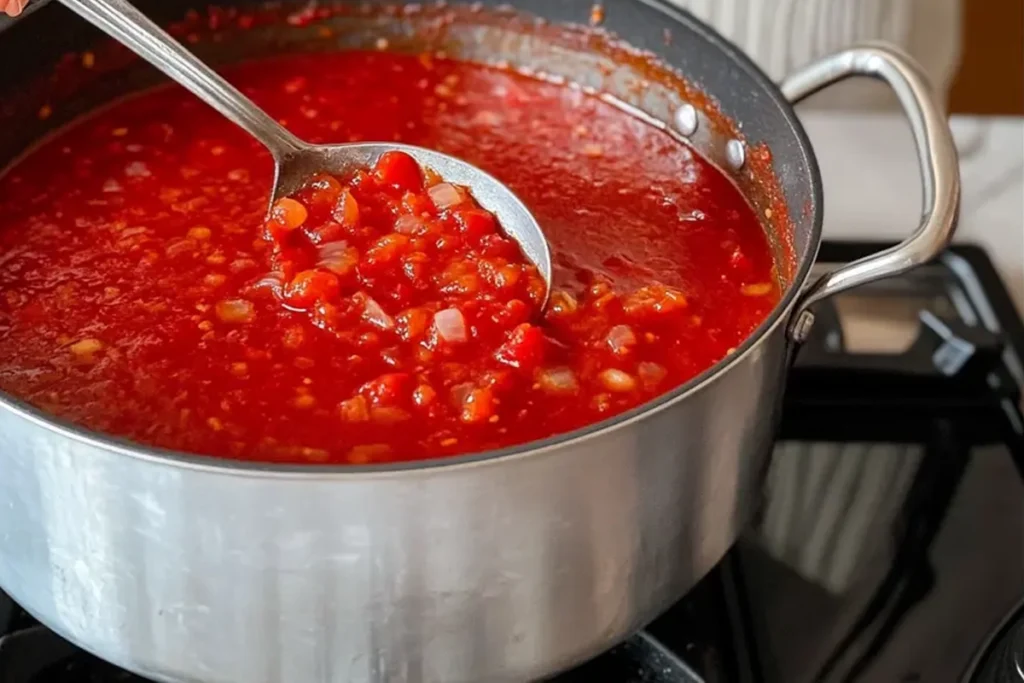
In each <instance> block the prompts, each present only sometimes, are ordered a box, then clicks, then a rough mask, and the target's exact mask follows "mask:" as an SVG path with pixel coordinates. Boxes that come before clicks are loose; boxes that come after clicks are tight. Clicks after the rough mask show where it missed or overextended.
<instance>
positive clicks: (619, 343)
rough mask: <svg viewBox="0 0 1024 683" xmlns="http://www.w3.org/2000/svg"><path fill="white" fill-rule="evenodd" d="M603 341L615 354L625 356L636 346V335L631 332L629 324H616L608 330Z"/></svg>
mask: <svg viewBox="0 0 1024 683" xmlns="http://www.w3.org/2000/svg"><path fill="white" fill-rule="evenodd" d="M605 343H607V344H608V348H609V349H611V350H612V353H614V354H615V355H616V356H625V355H626V354H628V353H629V352H630V350H631V349H632V348H633V347H634V346H636V335H635V334H633V328H631V327H630V326H629V325H616V326H615V327H613V328H612V329H610V330H608V337H607V338H606V339H605Z"/></svg>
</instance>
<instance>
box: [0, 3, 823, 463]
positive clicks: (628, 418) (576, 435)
mask: <svg viewBox="0 0 1024 683" xmlns="http://www.w3.org/2000/svg"><path fill="white" fill-rule="evenodd" d="M638 1H639V2H640V3H642V4H644V5H646V6H648V7H650V8H652V9H654V10H655V11H657V12H660V13H662V14H664V15H666V17H667V18H668V19H670V20H672V21H674V22H676V23H677V24H682V25H685V26H686V27H687V28H688V29H690V30H692V31H693V32H695V33H697V34H698V35H699V36H700V37H701V38H703V39H704V40H705V41H707V42H708V43H710V44H711V45H712V46H713V47H715V48H716V49H718V50H720V51H722V52H723V53H725V55H726V56H727V57H728V58H729V59H731V60H732V61H733V63H734V64H735V65H736V66H737V67H738V68H739V69H740V70H741V71H743V72H744V73H745V74H746V75H747V76H749V77H750V78H751V79H753V81H754V82H755V83H757V84H758V85H759V86H761V87H762V88H764V89H765V90H766V91H767V93H768V94H769V95H770V96H771V97H772V99H774V100H775V101H777V102H779V103H781V104H782V110H783V116H784V117H785V120H786V123H787V124H788V125H789V127H790V129H791V130H792V132H793V133H794V135H795V136H796V138H797V143H798V145H799V148H800V149H801V151H803V152H804V155H805V158H806V160H807V164H808V170H809V173H810V182H811V194H812V202H811V207H810V208H811V221H812V223H811V230H810V234H809V235H808V242H807V248H806V249H805V253H804V255H803V258H802V259H800V262H799V263H798V264H797V269H796V273H795V274H794V276H793V279H792V282H791V284H790V286H789V287H788V288H787V290H786V291H785V292H784V294H783V296H782V298H781V299H780V300H779V302H778V303H777V304H776V305H775V308H774V309H772V312H771V313H770V314H769V315H768V316H767V317H766V318H765V319H764V320H763V321H762V322H761V324H760V325H758V326H757V328H756V329H755V330H754V331H753V332H752V333H751V334H750V335H749V336H748V337H747V338H746V339H745V340H744V341H743V343H742V344H740V345H739V346H738V347H737V348H736V350H735V351H734V352H732V353H730V354H729V355H727V356H726V357H725V358H723V359H721V360H719V361H718V362H717V363H715V364H714V365H712V366H710V367H708V368H706V369H705V370H704V371H702V372H701V373H699V374H698V375H696V376H695V377H692V378H691V379H689V380H688V381H686V382H684V383H683V384H681V385H679V386H678V387H676V388H674V389H672V390H671V391H668V392H666V393H664V394H661V395H660V396H657V397H655V398H653V399H651V400H650V401H647V402H646V403H642V404H641V405H639V406H636V407H635V408H632V409H630V410H628V411H626V412H624V413H620V414H618V415H615V416H614V417H610V418H608V419H606V420H601V421H600V422H595V423H593V424H590V425H587V426H585V427H580V428H578V429H574V430H572V431H570V432H565V433H562V434H555V435H553V436H549V437H547V438H544V439H538V440H535V441H528V442H526V443H522V444H517V445H515V446H507V447H505V448H499V449H494V450H489V451H483V452H480V453H469V454H465V455H457V456H450V457H442V458H432V459H428V460H406V461H399V462H393V463H383V464H370V465H336V464H327V465H324V464H316V463H309V464H301V465H300V464H282V463H274V462H261V461H248V460H232V459H228V458H218V457H214V456H209V455H198V454H193V453H186V452H183V451H175V450H171V449H166V448H159V447H155V446H145V445H142V444H139V443H136V442H134V441H131V440H129V439H126V438H122V437H117V436H112V435H107V434H103V433H101V432H96V431H93V430H90V429H86V428H85V427H82V426H79V425H76V424H74V423H72V422H70V421H68V420H65V419H63V418H59V417H56V416H53V415H49V414H47V413H46V412H45V411H43V410H40V409H38V408H36V407H34V406H32V405H30V404H28V403H26V402H25V401H22V400H21V399H18V398H16V397H14V396H11V395H10V394H8V393H6V392H2V391H0V410H4V411H8V412H10V413H13V414H15V415H17V416H19V417H21V418H24V419H26V420H28V421H29V422H32V423H34V424H35V425H37V426H39V427H42V428H44V429H46V430H48V431H50V432H52V433H54V434H57V435H59V436H62V437H67V438H70V439H73V440H75V441H78V442H82V443H85V444H87V445H90V446H93V447H95V448H98V449H102V450H105V451H107V452H110V453H114V454H117V455H123V456H128V457H132V458H137V459H139V460H145V461H149V462H152V463H154V464H165V465H171V466H174V467H180V468H183V469H189V470H197V471H204V472H206V473H209V474H219V475H227V476H245V477H270V478H288V479H293V478H294V479H303V480H310V479H331V480H339V479H354V478H359V479H365V478H367V475H378V476H388V477H390V476H405V475H410V474H413V475H414V474H417V473H420V472H424V471H426V472H431V473H440V472H442V471H452V470H461V469H465V468H469V467H477V466H484V465H493V464H497V463H502V462H507V461H509V460H512V459H519V458H525V457H535V456H540V455H542V454H551V453H553V452H555V451H556V450H558V449H560V448H562V447H565V446H579V445H581V444H583V443H585V442H587V441H590V440H592V439H597V438H600V437H601V436H603V435H605V434H607V433H609V432H612V431H615V430H618V429H620V428H623V427H626V426H628V425H631V424H633V423H635V422H639V421H640V420H642V419H645V418H647V417H648V416H650V415H654V414H656V413H659V412H661V411H663V410H667V409H668V408H671V407H673V406H675V405H676V404H677V403H681V402H682V401H684V400H685V399H686V398H688V397H690V396H691V395H693V394H696V393H698V392H699V391H702V390H703V389H705V388H706V387H708V386H710V385H711V384H713V383H714V382H715V381H717V380H718V379H719V378H720V377H721V376H723V375H724V374H725V373H726V372H727V371H728V370H729V369H731V368H732V367H734V366H735V365H737V364H739V363H740V362H741V361H742V360H743V359H744V358H745V357H746V356H747V355H749V354H750V353H751V352H752V351H753V350H754V349H755V348H756V347H757V346H758V345H759V344H760V343H761V342H762V341H763V340H764V339H765V338H766V337H767V336H768V335H769V334H771V333H772V332H773V331H774V330H775V329H776V328H777V327H778V326H779V325H780V324H782V322H783V321H784V320H786V319H787V318H788V316H789V314H790V312H791V311H792V309H793V306H794V304H795V302H796V299H797V297H798V296H799V294H800V292H801V290H802V289H803V286H804V285H805V284H806V282H807V280H808V277H809V276H810V272H811V268H812V266H813V265H814V261H815V259H816V258H817V253H818V248H819V246H820V244H821V232H822V222H823V214H822V181H821V171H820V169H819V167H818V160H817V157H816V156H815V154H814V148H813V147H812V146H811V142H810V139H809V138H808V136H807V132H806V131H805V130H804V127H803V125H802V124H801V123H800V120H799V119H798V118H797V116H796V112H795V111H794V109H793V107H792V105H791V104H790V103H789V102H788V100H787V99H786V97H785V96H784V95H783V93H782V91H781V90H780V88H779V86H778V85H777V84H776V83H775V82H774V81H772V80H771V78H769V77H768V75H767V74H765V73H764V71H763V70H761V68H760V67H758V66H757V65H756V64H754V62H753V61H752V60H751V59H750V58H749V57H748V56H747V55H746V54H745V53H744V52H743V51H741V50H740V49H739V48H737V47H736V46H734V45H733V44H732V43H730V42H729V41H728V40H727V39H726V38H725V37H723V36H722V35H720V34H719V33H718V32H716V31H715V30H714V29H712V28H711V27H709V26H708V25H707V24H705V23H704V22H702V21H700V20H699V19H697V18H696V17H694V16H693V15H692V14H690V13H689V12H687V11H685V10H682V9H679V8H677V7H675V6H673V5H670V4H669V3H668V2H667V0H638ZM708 94H709V95H712V96H713V95H714V93H708ZM798 258H799V256H798Z"/></svg>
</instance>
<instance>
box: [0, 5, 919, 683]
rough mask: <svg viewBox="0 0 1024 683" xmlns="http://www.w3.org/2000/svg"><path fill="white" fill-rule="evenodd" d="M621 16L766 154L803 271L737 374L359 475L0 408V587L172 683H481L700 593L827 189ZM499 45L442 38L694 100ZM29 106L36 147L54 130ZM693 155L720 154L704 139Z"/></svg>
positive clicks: (746, 96) (718, 140) (621, 73)
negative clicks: (502, 442) (612, 414)
mask: <svg viewBox="0 0 1024 683" xmlns="http://www.w3.org/2000/svg"><path fill="white" fill-rule="evenodd" d="M83 1H84V0H83ZM485 4H498V3H497V2H494V3H485ZM90 5H92V6H96V5H97V3H96V2H90ZM517 6H519V7H521V8H522V9H525V10H528V11H535V12H537V13H539V14H541V15H543V16H544V17H545V18H547V19H548V20H549V21H551V22H568V21H578V22H581V23H584V24H585V23H586V21H587V19H588V17H589V16H590V12H591V10H592V3H591V1H590V0H563V1H561V2H559V3H551V2H549V1H548V0H521V1H520V2H518V3H517ZM619 8H620V9H628V11H609V13H608V17H607V19H606V24H605V28H607V29H608V30H611V31H615V32H617V33H619V34H621V35H622V37H623V38H624V39H626V40H631V41H633V42H635V43H636V44H643V45H648V46H659V47H657V48H656V49H658V50H663V51H664V53H663V54H662V55H661V56H663V57H664V58H665V59H667V60H669V61H670V63H671V65H672V66H673V67H678V68H679V69H680V70H681V71H683V72H684V73H687V74H688V75H692V76H693V78H694V79H695V82H698V83H702V84H704V86H705V87H706V88H707V90H708V94H709V95H710V96H711V98H712V99H713V100H715V101H716V102H717V103H719V104H720V105H721V107H722V111H724V112H725V114H727V115H728V116H731V117H733V118H734V119H735V120H736V121H737V122H738V123H739V124H741V125H742V126H743V128H742V129H743V131H744V135H745V136H750V137H749V138H748V139H747V140H746V142H747V143H749V144H760V143H763V144H767V145H769V147H770V149H771V150H772V156H773V159H774V161H773V163H774V164H775V166H774V167H775V169H776V172H777V174H778V176H779V184H780V186H781V187H782V190H783V192H784V193H785V199H786V202H787V205H788V206H789V211H790V214H791V215H792V220H793V235H792V237H793V242H794V245H795V248H796V258H797V263H796V268H795V275H794V277H793V281H792V282H789V283H787V290H786V292H785V293H784V296H783V300H782V301H781V302H780V304H779V305H778V307H777V308H776V310H775V311H773V312H772V313H771V315H770V316H769V318H768V319H767V320H766V321H765V322H764V323H763V324H762V325H761V326H760V327H759V328H758V330H757V331H756V332H755V333H754V334H753V335H752V336H751V338H750V339H748V340H747V341H746V342H744V343H743V344H742V345H740V347H739V348H738V349H737V350H736V352H735V353H734V354H732V355H731V356H729V357H728V358H727V359H725V360H723V361H722V362H720V363H719V364H717V365H716V366H715V367H714V368H711V369H709V370H708V371H706V372H705V373H703V374H701V375H700V376H698V377H697V378H695V379H694V380H692V381H690V382H688V383H687V384H685V385H684V386H682V387H680V388H678V389H676V390H674V391H672V392H669V393H668V394H666V395H665V396H663V397H660V398H659V399H656V400H655V401H652V402H651V403H649V404H647V405H645V406H642V407H640V408H638V409H635V410H633V411H630V412H628V413H626V414H624V415H621V416H617V417H616V418H613V419H611V420H608V421H606V422H604V423H601V424H598V425H594V426H591V427H589V428H587V429H584V430H578V431H576V432H573V433H571V434H567V435H561V436H558V437H555V438H552V439H548V440H545V441H543V442H539V443H533V444H528V445H526V446H522V447H518V448H513V449H506V450H504V451H499V452H494V453H485V454H479V455H472V456H465V457H462V458H455V459H450V460H445V461H433V462H424V463H399V464H395V465H378V466H366V467H351V468H329V467H305V468H301V467H282V466H272V465H266V466H257V465H253V464H251V463H238V462H229V461H222V460H213V459H205V458H200V457H194V456H188V455H185V454H181V453H169V452H163V451H158V450H154V449H150V448H145V447H141V446H138V445H135V444H129V443H125V442H122V441H118V440H116V439H112V438H110V437H106V436H103V435H98V434H95V433H90V432H87V431H85V430H83V429H80V428H78V427H75V426H72V425H69V424H66V423H63V422H61V421H59V420H56V419H54V418H53V417H51V416H48V415H45V414H43V413H41V412H39V411H37V410H35V409H33V408H31V407H29V406H26V405H25V404H23V403H20V402H19V401H17V400H15V399H13V398H11V397H7V396H3V395H0V473H2V476H0V585H2V586H3V587H4V589H5V590H6V591H7V592H8V593H9V594H10V595H11V596H12V597H13V598H14V599H15V600H17V601H18V602H19V603H20V604H21V605H22V606H24V607H25V608H26V609H28V610H29V611H30V612H32V613H33V614H34V615H35V616H37V617H38V618H39V619H40V620H41V621H42V622H43V623H44V624H46V625H47V626H49V627H50V628H53V629H54V630H56V631H57V632H59V633H61V634H62V635H64V636H65V637H67V638H68V639H70V640H72V641H74V642H76V643H78V644H79V645H81V646H83V647H85V648H86V649H88V650H91V651H92V652H94V653H96V654H97V655H99V656H101V657H103V658H104V659H107V660H109V661H112V662H114V663H116V664H118V665H120V666H122V667H124V668H126V669H129V670H132V671H135V672H137V673H140V674H142V675H145V676H147V677H149V678H152V679H154V680H158V681H173V682H190V683H192V682H199V683H279V682H281V681H287V682H289V683H290V682H292V681H295V682H299V683H328V682H330V683H333V682H342V681H344V682H351V683H392V682H402V681H409V682H415V683H432V682H444V683H460V682H467V683H469V682H472V683H477V682H480V681H484V682H486V683H492V682H500V681H517V682H518V681H523V680H529V679H534V678H540V677H544V676H548V675H550V674H552V673H554V672H556V671H558V670H560V669H563V668H566V667H569V666H571V665H573V664H575V663H577V662H579V661H581V660H583V659H586V658H588V657H591V656H593V655H595V654H597V653H598V652H600V651H603V650H604V649H607V648H608V647H610V646H611V645H613V644H615V643H617V642H620V641H621V640H622V639H623V638H625V637H626V636H627V635H628V634H630V633H631V632H633V631H635V630H636V629H638V628H639V627H640V626H642V625H644V624H645V623H647V622H648V621H649V620H650V619H652V618H653V617H654V616H655V615H656V614H657V613H659V612H660V611H662V610H663V609H664V608H666V607H667V606H668V605H669V604H671V603H672V602H674V601H675V600H677V599H678V598H679V597H680V596H681V595H682V594H683V593H684V592H685V591H686V590H688V589H689V588H690V587H691V586H692V585H693V584H694V583H695V582H696V581H697V580H699V579H700V578H701V577H702V576H703V575H704V574H705V573H706V572H708V571H709V570H710V569H711V568H712V567H713V566H714V565H715V564H716V563H717V562H718V561H719V559H720V558H721V557H722V555H723V554H724V553H725V552H726V551H727V550H728V548H729V547H730V546H731V545H732V544H733V542H734V540H735V539H736V537H737V535H738V534H739V532H740V530H741V529H743V528H744V527H745V526H746V524H747V522H748V521H749V519H750V518H751V516H752V514H753V512H754V511H755V510H756V509H757V507H758V505H759V504H760V500H761V496H760V492H761V488H762V484H763V481H764V475H765V472H766V466H767V458H768V453H769V452H770V449H771V444H772V439H773V435H774V430H775V420H776V415H777V408H778V405H779V396H780V393H781V391H782V385H783V378H784V376H785V373H786V369H787V362H788V358H789V356H790V351H791V348H792V345H791V343H790V341H789V339H788V338H787V334H786V329H787V326H788V325H789V322H790V321H791V320H793V316H792V313H793V311H794V307H795V305H796V301H797V296H798V292H799V290H800V288H801V287H802V286H803V285H804V284H805V280H806V279H807V276H808V273H809V270H810V264H811V261H812V260H813V259H814V256H815V254H816V252H817V247H818V242H819V240H820V230H821V213H820V211H821V204H820V180H819V178H818V172H817V166H816V165H815V162H814V159H813V155H812V154H811V153H810V149H809V147H808V143H807V140H806V136H805V135H804V134H803V131H802V130H801V129H800V127H799V124H798V122H797V121H796V118H795V116H794V115H793V112H792V110H791V108H790V107H788V105H786V103H785V102H784V101H783V100H782V98H781V97H780V96H779V93H778V91H777V90H776V89H775V87H774V86H773V85H772V84H771V83H770V81H768V79H767V78H766V77H765V76H764V75H763V74H762V73H760V72H759V71H758V70H757V69H756V67H754V66H753V64H751V63H750V62H749V60H747V59H746V58H745V57H744V56H743V55H741V54H739V53H737V52H735V50H734V48H732V47H731V46H729V45H728V44H727V43H726V42H725V41H724V40H722V39H721V38H720V37H718V36H717V35H715V34H714V33H713V32H712V31H710V29H707V27H704V26H703V25H701V24H699V22H696V21H695V20H693V18H692V17H689V15H686V14H685V13H683V12H681V11H680V10H678V8H676V7H673V6H671V5H669V4H667V3H664V2H660V0H642V1H640V2H633V1H632V0H629V1H628V2H626V0H623V1H622V2H621V3H619ZM40 14H42V13H40ZM40 18H41V17H40ZM574 18H575V19H574ZM33 19H36V17H33ZM389 21H391V23H395V22H396V21H397V20H389ZM666 23H671V24H672V25H673V26H675V30H674V35H676V36H677V39H676V40H674V41H673V43H672V44H671V45H666V44H664V42H663V41H662V35H663V31H664V27H665V25H666ZM384 25H390V24H384ZM508 25H509V24H508V23H507V22H502V23H501V24H500V25H498V24H493V25H492V24H486V25H481V26H469V27H466V28H465V29H460V27H459V23H458V22H455V23H453V24H444V25H443V26H444V29H445V30H446V31H449V32H450V34H449V35H453V36H455V37H456V38H457V40H453V41H452V43H451V48H450V49H451V50H453V52H449V54H453V55H455V56H459V57H468V58H474V57H477V56H479V57H485V58H489V59H497V58H501V59H508V60H509V61H510V62H511V63H513V64H531V65H533V66H535V67H538V68H540V70H542V71H545V72H550V73H559V74H564V75H565V76H566V77H567V78H570V79H571V80H574V81H577V82H580V83H583V84H588V83H589V84H592V85H594V86H595V88H596V89H599V90H600V91H602V92H608V93H610V94H612V95H615V96H616V97H619V98H620V99H622V100H623V101H624V102H628V103H629V104H630V105H632V106H635V107H637V108H638V109H640V110H642V111H645V112H646V113H647V114H648V115H650V116H653V117H656V118H658V119H660V120H662V121H671V120H672V116H673V112H675V111H676V110H677V109H678V107H679V106H680V105H681V104H683V102H682V101H681V97H680V94H679V93H678V92H674V91H671V90H670V89H669V88H668V87H667V86H666V85H664V84H651V85H650V87H646V88H643V89H637V88H635V87H632V86H633V84H635V83H636V82H637V79H636V78H634V76H636V74H632V75H630V74H629V73H627V71H628V69H627V67H625V66H622V65H619V64H617V63H616V62H614V61H613V60H612V59H611V58H610V57H608V56H607V55H604V54H601V53H599V52H596V51H595V52H579V51H573V50H570V49H564V48H563V47H561V46H560V45H558V44H557V43H554V42H550V41H548V39H547V38H545V34H543V33H539V34H531V33H524V34H522V35H512V34H511V33H509V32H508V29H507V28H506V27H507V26H508ZM301 35H302V40H303V41H309V40H311V38H310V35H311V34H308V33H305V34H301ZM367 35H368V37H370V39H371V42H370V44H371V45H372V40H373V39H374V38H376V36H375V35H374V34H373V33H368V34H367ZM377 35H379V33H378V34H377ZM278 39H280V37H278ZM552 40H553V39H552ZM545 42H550V44H549V45H548V48H549V49H547V50H546V49H545ZM304 44H305V43H304ZM588 45H589V44H588ZM682 46H685V49H684V47H682ZM446 47H447V45H446ZM0 49H3V46H0ZM595 49H596V48H595ZM474 50H476V51H477V53H476V54H474V52H473V51H474ZM722 74H729V75H730V76H729V78H723V77H722ZM2 76H3V74H0V77H2ZM912 94H914V95H915V96H917V95H922V93H921V92H919V91H917V90H915V91H914V92H913V93H912ZM921 106H922V107H923V106H927V105H921ZM35 111H36V110H34V109H29V110H27V111H26V112H25V114H26V116H25V117H24V120H25V122H26V123H24V124H23V125H24V126H25V129H24V130H26V131H27V130H35V129H33V128H30V127H28V126H32V125H39V124H40V122H39V121H38V120H37V118H36V117H35ZM698 114H699V116H698V119H700V118H703V117H707V116H708V112H706V111H703V110H700V111H699V112H698ZM19 132H21V133H22V137H23V136H24V132H23V131H21V129H19ZM3 133H4V131H3V130H0V139H2V138H4V135H3ZM690 141H691V142H692V143H693V144H694V147H695V149H697V150H699V151H701V152H702V153H704V152H706V153H707V155H708V156H709V158H712V159H713V160H719V159H722V158H723V155H724V149H725V145H726V140H725V138H724V136H716V135H715V134H714V130H713V126H711V125H710V124H709V125H704V124H703V123H701V125H699V127H698V130H697V132H696V134H695V135H694V136H693V137H692V138H691V139H690ZM5 144H6V141H5ZM8 149H16V147H14V146H11V147H8ZM750 166H751V165H750V164H747V165H746V166H745V168H744V173H743V174H736V177H737V178H738V180H737V183H738V184H739V186H740V187H742V188H748V187H749V188H754V187H755V185H754V184H753V183H749V184H746V183H747V180H746V175H749V168H750ZM439 170H440V171H441V172H442V173H444V172H445V171H444V169H443V168H442V169H439ZM449 171H450V170H449ZM495 172H496V173H498V174H499V175H500V170H498V169H496V170H495ZM752 192H753V190H750V193H751V197H752V202H753V203H754V204H755V206H757V202H758V201H761V200H760V199H758V198H757V197H754V196H753V194H752ZM499 219H501V216H500V214H499ZM828 293H831V292H828Z"/></svg>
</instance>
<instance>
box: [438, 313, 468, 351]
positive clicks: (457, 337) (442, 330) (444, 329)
mask: <svg viewBox="0 0 1024 683" xmlns="http://www.w3.org/2000/svg"><path fill="white" fill-rule="evenodd" d="M434 327H435V328H437V334H438V336H440V337H441V339H444V340H445V341H446V342H448V343H451V344H455V343H461V342H464V341H466V340H468V339H469V334H468V332H467V331H466V319H465V318H464V317H462V311H460V310H459V309H457V308H446V309H444V310H443V311H438V312H437V313H435V314H434Z"/></svg>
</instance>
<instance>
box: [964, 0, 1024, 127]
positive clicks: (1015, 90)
mask: <svg viewBox="0 0 1024 683" xmlns="http://www.w3.org/2000/svg"><path fill="white" fill-rule="evenodd" d="M962 3H963V5H962V8H963V15H962V22H963V24H962V26H963V33H964V38H963V47H962V51H961V55H960V70H959V72H958V73H957V76H956V78H955V80H954V81H953V88H952V91H951V92H950V110H951V111H952V112H954V113H957V114H1004V115H1006V114H1016V115H1024V0H962Z"/></svg>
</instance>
